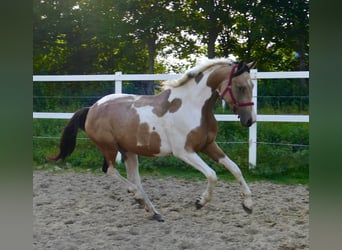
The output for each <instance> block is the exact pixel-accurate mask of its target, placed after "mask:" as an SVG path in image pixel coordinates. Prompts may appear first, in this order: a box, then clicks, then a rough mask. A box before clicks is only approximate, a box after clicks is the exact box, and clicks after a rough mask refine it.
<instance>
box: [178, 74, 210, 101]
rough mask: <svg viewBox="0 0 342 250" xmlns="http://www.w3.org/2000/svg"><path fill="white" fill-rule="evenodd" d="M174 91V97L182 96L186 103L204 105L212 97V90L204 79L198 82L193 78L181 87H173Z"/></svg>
mask: <svg viewBox="0 0 342 250" xmlns="http://www.w3.org/2000/svg"><path fill="white" fill-rule="evenodd" d="M172 93H173V96H174V97H177V98H181V99H182V101H183V102H184V103H188V104H191V105H196V106H202V105H203V104H204V103H205V102H206V100H208V99H209V98H210V96H211V94H212V90H211V88H210V87H208V86H207V85H206V82H204V81H201V82H199V83H196V82H195V81H194V80H191V82H189V83H187V84H184V85H183V86H181V87H178V88H174V89H172Z"/></svg>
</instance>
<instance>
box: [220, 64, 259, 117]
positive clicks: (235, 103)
mask: <svg viewBox="0 0 342 250" xmlns="http://www.w3.org/2000/svg"><path fill="white" fill-rule="evenodd" d="M237 67H238V64H235V65H234V66H233V68H232V70H231V71H230V75H229V79H228V85H227V87H226V88H225V89H224V90H223V92H222V94H221V98H222V99H223V97H224V96H225V95H226V94H227V92H228V93H229V95H230V98H231V99H232V102H233V112H234V113H235V114H236V111H237V109H238V108H239V107H245V106H253V105H254V102H241V103H239V102H238V101H237V100H236V99H235V97H234V94H233V90H232V79H233V77H235V76H238V75H240V74H241V73H242V72H244V71H245V70H242V71H241V73H240V74H239V72H235V70H236V68H237ZM245 67H247V66H246V65H245ZM247 69H248V67H247ZM248 71H249V69H248ZM236 73H237V74H236Z"/></svg>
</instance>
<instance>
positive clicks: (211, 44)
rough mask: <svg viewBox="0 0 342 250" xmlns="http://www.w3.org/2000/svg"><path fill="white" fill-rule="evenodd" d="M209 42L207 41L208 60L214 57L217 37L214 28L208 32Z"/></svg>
mask: <svg viewBox="0 0 342 250" xmlns="http://www.w3.org/2000/svg"><path fill="white" fill-rule="evenodd" d="M208 36H209V40H208V51H207V52H208V58H214V57H215V55H216V54H215V42H216V39H217V36H218V31H217V29H216V28H212V29H210V30H209V32H208Z"/></svg>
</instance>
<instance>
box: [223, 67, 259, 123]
mask: <svg viewBox="0 0 342 250" xmlns="http://www.w3.org/2000/svg"><path fill="white" fill-rule="evenodd" d="M255 64H256V63H255V62H251V63H248V64H245V63H244V62H240V63H239V64H234V65H233V66H232V67H231V69H230V73H229V78H228V81H227V80H225V81H223V82H222V83H221V84H220V85H219V88H218V91H219V93H220V95H221V98H222V99H224V100H225V101H226V102H227V103H228V104H229V106H230V108H231V109H232V110H233V112H234V113H235V114H238V115H239V117H240V122H241V124H242V125H243V126H246V127H250V126H251V125H252V124H253V123H254V122H255V121H256V115H255V110H254V108H253V105H254V103H253V102H252V97H253V95H252V92H253V83H252V80H251V77H250V74H249V71H250V69H252V68H253V67H254V66H255Z"/></svg>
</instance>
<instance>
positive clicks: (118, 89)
mask: <svg viewBox="0 0 342 250" xmlns="http://www.w3.org/2000/svg"><path fill="white" fill-rule="evenodd" d="M121 75H122V72H120V71H118V72H115V76H121ZM114 93H115V94H122V81H121V80H115V90H114ZM121 159H122V156H121V153H120V152H118V154H117V156H116V160H115V161H116V162H117V163H121Z"/></svg>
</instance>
